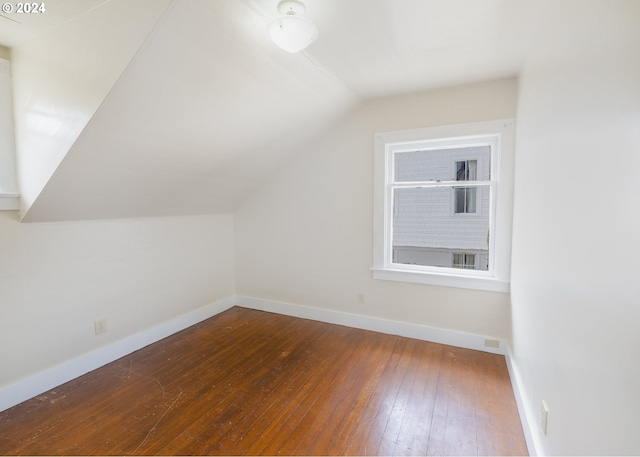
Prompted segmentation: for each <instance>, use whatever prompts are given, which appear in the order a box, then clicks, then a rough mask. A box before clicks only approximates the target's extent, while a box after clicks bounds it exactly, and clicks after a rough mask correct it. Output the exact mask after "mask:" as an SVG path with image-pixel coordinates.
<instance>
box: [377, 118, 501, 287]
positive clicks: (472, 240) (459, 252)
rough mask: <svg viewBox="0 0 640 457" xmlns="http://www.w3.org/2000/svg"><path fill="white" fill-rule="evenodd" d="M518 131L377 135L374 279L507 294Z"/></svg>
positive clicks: (488, 125)
mask: <svg viewBox="0 0 640 457" xmlns="http://www.w3.org/2000/svg"><path fill="white" fill-rule="evenodd" d="M513 130H514V129H513V121H512V120H504V121H491V122H483V123H475V124H461V125H453V126H444V127H436V128H430V129H420V130H409V131H401V132H389V133H381V134H377V135H376V137H375V145H376V148H375V157H374V171H375V179H374V183H375V186H374V187H375V189H374V194H375V195H374V198H375V201H374V265H373V268H372V270H373V275H374V278H376V279H390V280H398V281H406V282H419V283H428V284H439V285H446V286H452V287H464V288H475V289H484V290H496V291H502V292H506V291H508V284H509V282H508V274H509V257H510V246H511V233H510V226H511V207H512V197H511V189H512V185H513V182H512V179H513V178H512V169H513V142H514V132H513ZM499 173H502V174H499ZM498 183H500V186H498Z"/></svg>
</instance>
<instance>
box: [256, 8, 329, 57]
mask: <svg viewBox="0 0 640 457" xmlns="http://www.w3.org/2000/svg"><path fill="white" fill-rule="evenodd" d="M278 11H279V12H280V14H282V16H280V17H277V18H275V19H273V20H272V21H270V22H269V23H268V24H267V33H268V34H269V36H270V37H271V39H272V40H273V42H274V43H275V44H276V45H277V46H278V47H279V48H282V49H284V50H285V51H287V52H291V53H294V52H300V51H302V50H303V49H304V48H306V47H307V46H309V45H310V44H311V43H313V42H314V41H315V39H316V38H317V37H318V28H317V27H316V26H315V24H314V23H313V22H311V21H310V20H309V19H307V18H305V17H302V15H303V14H304V12H305V7H304V4H303V3H302V2H301V1H299V0H282V1H281V2H280V3H278Z"/></svg>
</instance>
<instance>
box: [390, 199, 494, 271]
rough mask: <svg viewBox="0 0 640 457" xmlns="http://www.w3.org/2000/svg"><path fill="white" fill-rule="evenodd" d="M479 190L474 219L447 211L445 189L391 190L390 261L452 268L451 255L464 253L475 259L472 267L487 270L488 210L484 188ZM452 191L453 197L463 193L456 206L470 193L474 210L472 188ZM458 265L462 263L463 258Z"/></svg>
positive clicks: (449, 202)
mask: <svg viewBox="0 0 640 457" xmlns="http://www.w3.org/2000/svg"><path fill="white" fill-rule="evenodd" d="M483 190H485V191H484V192H482V194H481V195H482V196H483V199H482V200H481V202H480V203H481V205H483V211H482V212H481V213H480V214H479V215H478V216H475V217H459V216H458V217H456V216H455V214H454V213H453V212H452V211H451V204H452V202H451V189H450V188H449V187H433V188H432V187H429V188H411V189H395V190H394V199H393V201H394V203H395V204H394V216H393V240H392V250H393V252H392V260H393V262H394V263H401V264H407V265H425V266H433V267H445V268H452V267H453V263H454V261H453V260H454V255H453V254H455V253H460V251H466V252H468V253H469V254H472V255H474V256H476V255H477V256H479V257H478V259H477V260H478V261H477V262H476V259H475V258H474V259H473V263H474V264H477V265H476V268H478V269H480V270H487V269H488V259H489V254H488V252H489V213H490V211H489V192H488V188H487V189H483ZM455 191H456V195H457V193H458V191H462V192H463V193H462V195H463V197H462V198H460V199H456V205H457V204H458V201H462V202H463V203H464V202H466V201H467V197H466V196H467V194H469V195H470V194H473V198H472V200H473V202H474V203H473V204H474V208H475V204H476V203H475V202H476V199H475V193H476V191H477V189H476V188H470V189H467V188H457V189H455ZM468 191H472V192H468ZM485 195H486V197H485ZM470 198H471V197H470ZM485 200H486V201H485ZM464 204H465V205H466V203H464ZM485 207H486V208H485ZM467 260H468V261H469V262H470V261H471V260H469V259H467ZM461 262H462V264H464V259H461Z"/></svg>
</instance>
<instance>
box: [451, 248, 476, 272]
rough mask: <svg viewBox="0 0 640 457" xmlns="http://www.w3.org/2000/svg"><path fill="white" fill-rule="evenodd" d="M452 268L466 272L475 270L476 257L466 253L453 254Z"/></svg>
mask: <svg viewBox="0 0 640 457" xmlns="http://www.w3.org/2000/svg"><path fill="white" fill-rule="evenodd" d="M453 268H464V269H467V270H475V269H476V255H475V254H469V253H466V252H454V254H453Z"/></svg>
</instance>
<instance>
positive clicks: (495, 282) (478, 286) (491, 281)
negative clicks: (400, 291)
mask: <svg viewBox="0 0 640 457" xmlns="http://www.w3.org/2000/svg"><path fill="white" fill-rule="evenodd" d="M371 271H372V272H373V279H382V280H386V281H399V282H411V283H415V284H430V285H434V286H445V287H457V288H461V289H475V290H487V291H491V292H502V293H509V290H510V283H509V281H505V280H502V279H496V278H490V277H479V276H462V275H460V276H456V275H452V274H438V273H431V272H428V273H427V272H416V271H407V270H390V269H382V268H371Z"/></svg>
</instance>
